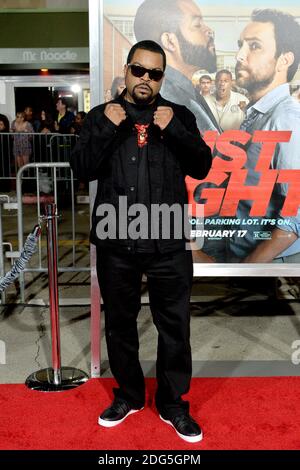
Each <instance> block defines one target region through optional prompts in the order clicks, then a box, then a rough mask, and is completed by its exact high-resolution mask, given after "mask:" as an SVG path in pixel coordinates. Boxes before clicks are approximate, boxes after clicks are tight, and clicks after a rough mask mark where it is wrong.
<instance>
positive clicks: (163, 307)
mask: <svg viewBox="0 0 300 470" xmlns="http://www.w3.org/2000/svg"><path fill="white" fill-rule="evenodd" d="M97 273H98V280H99V284H100V289H101V295H102V298H103V301H104V310H105V331H106V341H107V349H108V357H109V362H110V367H111V371H112V373H113V375H114V377H115V379H116V380H117V382H118V385H119V389H115V390H114V393H115V396H116V397H119V398H121V399H125V400H127V401H128V403H129V404H130V405H131V406H132V407H133V408H141V407H142V406H143V405H144V403H145V384H144V376H143V372H142V369H141V365H140V363H139V357H138V351H139V339H138V331H137V316H138V313H139V310H140V308H141V282H142V275H143V273H144V274H146V275H147V279H148V290H149V300H150V308H151V312H152V315H153V321H154V324H155V326H156V328H157V330H158V349H157V362H156V376H157V391H156V396H155V402H156V406H157V409H158V411H159V412H160V413H161V414H162V415H163V417H164V418H169V417H171V415H172V414H174V413H175V414H177V413H178V411H181V410H183V411H184V412H188V410H189V404H188V402H186V401H183V400H182V399H181V395H182V394H184V393H187V392H188V390H189V386H190V380H191V373H192V359H191V348H190V312H189V300H190V294H191V288H192V280H193V263H192V254H191V252H190V251H180V252H176V253H171V254H160V253H153V254H150V253H135V254H120V253H116V252H114V251H112V250H110V249H106V248H105V249H104V248H98V249H97Z"/></svg>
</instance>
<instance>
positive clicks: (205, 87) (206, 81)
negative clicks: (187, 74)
mask: <svg viewBox="0 0 300 470" xmlns="http://www.w3.org/2000/svg"><path fill="white" fill-rule="evenodd" d="M212 85H213V81H212V79H211V77H210V76H209V75H202V76H201V77H200V79H199V85H198V90H199V93H200V95H202V96H203V98H206V97H207V96H210V95H211V92H212Z"/></svg>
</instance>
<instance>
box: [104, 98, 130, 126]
mask: <svg viewBox="0 0 300 470" xmlns="http://www.w3.org/2000/svg"><path fill="white" fill-rule="evenodd" d="M104 114H105V116H106V117H108V119H109V120H110V121H111V122H113V123H114V124H115V125H116V126H119V125H120V124H121V122H122V121H125V119H126V113H125V110H124V108H122V106H121V105H120V104H117V103H109V104H108V105H106V106H105V110H104Z"/></svg>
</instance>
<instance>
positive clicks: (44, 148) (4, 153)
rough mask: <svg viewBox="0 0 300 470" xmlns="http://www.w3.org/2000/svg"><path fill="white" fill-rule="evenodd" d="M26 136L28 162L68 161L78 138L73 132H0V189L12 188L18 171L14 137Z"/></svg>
mask: <svg viewBox="0 0 300 470" xmlns="http://www.w3.org/2000/svg"><path fill="white" fill-rule="evenodd" d="M22 136H26V137H27V139H28V142H29V148H30V154H29V161H30V163H54V162H65V163H66V162H68V161H69V159H70V154H71V150H72V148H73V147H74V145H75V144H76V141H77V139H78V136H77V135H73V134H52V133H48V134H45V133H29V132H26V133H19V132H3V133H2V132H1V133H0V191H1V193H2V192H4V193H6V192H9V191H10V190H12V189H14V184H13V183H12V182H13V180H15V179H16V175H17V172H18V166H17V158H16V155H15V153H14V152H15V151H14V142H15V139H17V138H19V137H22Z"/></svg>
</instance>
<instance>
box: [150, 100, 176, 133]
mask: <svg viewBox="0 0 300 470" xmlns="http://www.w3.org/2000/svg"><path fill="white" fill-rule="evenodd" d="M173 116H174V112H173V109H172V108H170V107H169V106H158V108H157V110H156V111H155V113H154V124H156V125H157V126H158V127H159V128H160V129H161V130H162V131H163V130H164V129H165V128H166V127H167V125H168V124H169V122H170V121H171V119H172V117H173Z"/></svg>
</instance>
